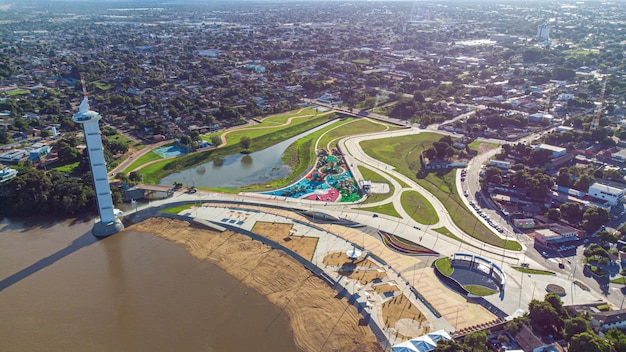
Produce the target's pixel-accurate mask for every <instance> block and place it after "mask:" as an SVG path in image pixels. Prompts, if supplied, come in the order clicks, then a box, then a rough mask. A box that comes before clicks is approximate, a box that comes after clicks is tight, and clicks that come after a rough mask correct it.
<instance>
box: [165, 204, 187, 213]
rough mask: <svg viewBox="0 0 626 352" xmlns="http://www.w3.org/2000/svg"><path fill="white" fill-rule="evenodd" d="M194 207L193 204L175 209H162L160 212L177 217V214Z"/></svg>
mask: <svg viewBox="0 0 626 352" xmlns="http://www.w3.org/2000/svg"><path fill="white" fill-rule="evenodd" d="M193 206H194V205H193V204H183V205H177V206H175V207H171V208H165V209H161V210H160V212H162V213H168V214H174V215H176V214H178V213H180V212H181V211H183V210H187V209H190V208H191V207H193Z"/></svg>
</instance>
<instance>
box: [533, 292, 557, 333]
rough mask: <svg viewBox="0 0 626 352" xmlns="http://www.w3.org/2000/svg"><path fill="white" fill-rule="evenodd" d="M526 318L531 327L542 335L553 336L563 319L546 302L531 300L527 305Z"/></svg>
mask: <svg viewBox="0 0 626 352" xmlns="http://www.w3.org/2000/svg"><path fill="white" fill-rule="evenodd" d="M528 318H529V319H530V323H531V325H532V326H533V327H535V328H536V329H538V330H539V331H540V332H541V333H543V334H555V333H556V332H558V331H559V330H560V327H562V326H563V319H561V317H560V316H559V314H558V313H557V312H556V310H555V309H554V307H552V305H551V304H550V303H549V302H546V301H538V300H536V299H533V300H532V301H531V302H530V304H529V305H528Z"/></svg>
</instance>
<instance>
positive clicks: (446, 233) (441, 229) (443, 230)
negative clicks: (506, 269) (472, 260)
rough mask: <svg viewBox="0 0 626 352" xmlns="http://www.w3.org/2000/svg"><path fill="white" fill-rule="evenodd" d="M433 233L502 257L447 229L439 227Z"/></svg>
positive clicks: (507, 256) (510, 257)
mask: <svg viewBox="0 0 626 352" xmlns="http://www.w3.org/2000/svg"><path fill="white" fill-rule="evenodd" d="M433 231H435V232H438V233H440V234H442V235H444V236H446V237H450V238H452V239H453V240H456V241H459V242H461V243H462V244H464V245H466V246H469V247H473V248H476V249H477V250H479V251H482V252H485V253H491V254H493V255H497V256H501V255H502V253H496V252H493V251H490V250H487V249H485V248H484V247H483V248H480V247H479V246H475V245H473V244H471V243H469V242H466V241H465V240H463V239H461V238H459V237H458V236H457V235H455V234H453V233H452V232H450V230H448V229H447V228H446V227H438V228H436V229H433ZM504 257H506V258H509V259H519V258H517V257H512V256H509V255H505V256H504Z"/></svg>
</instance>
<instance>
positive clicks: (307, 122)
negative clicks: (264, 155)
mask: <svg viewBox="0 0 626 352" xmlns="http://www.w3.org/2000/svg"><path fill="white" fill-rule="evenodd" d="M334 117H335V114H334V113H332V112H326V113H322V114H318V115H316V116H311V117H306V118H299V119H293V120H291V123H290V124H289V125H286V126H282V125H274V124H272V125H271V127H269V126H270V125H268V128H257V129H253V128H241V129H237V130H233V131H232V132H230V133H229V134H227V135H226V144H227V145H230V144H238V143H239V141H240V140H241V138H242V137H244V136H247V137H250V139H253V140H254V139H259V137H264V138H263V139H264V141H262V142H263V143H264V144H265V145H266V146H268V147H269V146H270V145H274V144H276V143H278V142H279V141H281V140H284V139H282V138H281V133H275V132H281V131H286V130H289V129H294V128H296V127H298V126H300V125H304V126H308V128H305V129H303V130H301V131H302V132H304V131H306V130H309V129H311V128H313V127H316V126H319V125H321V124H323V123H324V122H328V121H329V120H331V119H332V118H334ZM256 127H258V125H257V126H256ZM268 136H272V137H274V139H273V140H267V138H266V137H268ZM258 142H259V141H257V143H258ZM253 144H254V142H253ZM262 149H264V148H260V149H257V150H262Z"/></svg>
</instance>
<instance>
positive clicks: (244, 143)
mask: <svg viewBox="0 0 626 352" xmlns="http://www.w3.org/2000/svg"><path fill="white" fill-rule="evenodd" d="M251 144H252V139H250V137H248V136H243V137H241V139H240V140H239V145H240V146H241V148H243V149H244V150H246V151H247V150H248V149H250V145H251Z"/></svg>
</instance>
